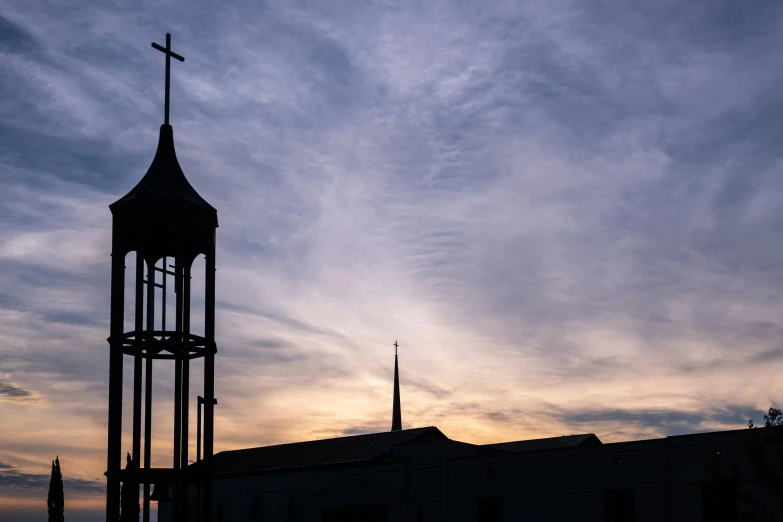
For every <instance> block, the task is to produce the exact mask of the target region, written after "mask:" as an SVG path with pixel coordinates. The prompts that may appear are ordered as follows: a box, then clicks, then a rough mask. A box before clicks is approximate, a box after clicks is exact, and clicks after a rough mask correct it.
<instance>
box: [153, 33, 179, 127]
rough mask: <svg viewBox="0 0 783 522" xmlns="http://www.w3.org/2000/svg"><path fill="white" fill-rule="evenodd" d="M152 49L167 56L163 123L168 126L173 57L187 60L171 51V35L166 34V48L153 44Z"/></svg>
mask: <svg viewBox="0 0 783 522" xmlns="http://www.w3.org/2000/svg"><path fill="white" fill-rule="evenodd" d="M152 47H154V48H155V49H157V50H158V51H160V52H162V53H163V54H165V55H166V106H165V113H164V119H163V123H164V124H166V125H168V124H169V90H170V87H169V86H170V84H171V57H172V56H173V57H174V58H176V59H177V60H179V61H180V62H184V61H185V58H184V57H182V56H180V55H178V54H177V53H175V52H174V51H172V50H171V34H170V33H166V47H162V46H160V45H158V44H156V43H155V42H152Z"/></svg>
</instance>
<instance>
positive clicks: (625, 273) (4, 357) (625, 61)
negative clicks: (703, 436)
mask: <svg viewBox="0 0 783 522" xmlns="http://www.w3.org/2000/svg"><path fill="white" fill-rule="evenodd" d="M0 6H1V7H2V9H1V10H0V66H1V67H2V75H0V111H1V114H2V118H0V182H1V185H0V186H1V187H2V194H1V195H0V419H2V420H0V515H2V514H3V513H4V512H5V513H7V514H8V513H11V512H12V511H13V512H14V513H17V514H18V513H20V512H21V511H20V510H28V511H29V512H31V513H32V512H33V511H35V512H37V513H41V512H42V509H45V496H46V486H47V483H48V473H49V470H50V461H51V459H53V458H54V457H55V456H56V455H59V457H60V461H61V463H62V468H63V473H64V475H65V479H66V495H67V504H66V506H67V509H70V510H71V511H70V512H71V513H72V516H71V517H70V519H71V520H74V519H75V516H76V513H77V512H79V513H80V515H79V516H83V517H84V518H83V519H84V520H87V519H88V518H89V510H91V509H97V510H98V511H95V512H94V513H97V514H100V509H101V508H102V502H103V500H102V498H103V494H104V486H103V481H102V480H101V479H102V474H103V471H104V470H105V458H106V453H105V446H106V419H107V411H106V406H107V389H108V377H107V376H108V356H107V355H108V346H107V343H106V337H107V336H108V319H109V317H108V302H109V293H108V291H109V262H110V257H109V254H110V224H111V215H110V213H109V210H108V205H109V204H110V203H112V202H113V201H115V200H116V199H118V198H119V197H121V196H122V195H124V194H125V193H126V192H128V191H129V190H130V189H131V188H132V187H133V186H134V185H135V183H136V182H137V181H138V180H139V179H140V178H141V176H142V175H143V174H144V172H145V171H146V168H147V167H148V166H149V164H150V161H151V159H152V156H153V154H154V151H155V146H156V144H157V133H158V126H159V125H160V123H162V113H163V72H164V68H163V62H164V60H163V55H162V54H161V53H159V52H157V51H155V50H153V49H152V48H151V47H150V43H151V42H152V41H157V42H158V43H161V44H163V43H165V33H166V32H171V33H172V35H173V36H172V39H173V45H172V46H173V49H174V50H175V51H176V52H178V53H180V54H182V55H184V56H185V58H186V60H185V62H184V63H179V62H174V63H173V64H172V69H173V71H172V116H171V118H172V124H173V126H174V132H175V140H176V145H177V151H178V156H179V160H180V163H181V165H182V167H183V169H184V171H185V173H186V174H187V176H188V178H189V179H190V181H191V183H192V184H193V185H194V187H195V188H196V189H197V190H198V191H199V192H200V194H201V195H202V196H204V197H205V198H206V199H207V200H208V201H209V202H210V203H211V204H212V205H214V206H215V207H216V208H217V209H218V216H219V219H220V228H219V229H218V262H217V264H218V272H217V285H218V286H217V293H218V308H217V323H218V324H217V337H218V349H219V353H218V356H217V359H216V395H217V397H218V400H219V405H218V407H217V409H216V422H217V428H216V450H221V449H223V448H226V449H230V448H241V447H249V446H257V445H264V444H267V443H277V442H291V441H301V440H308V439H311V438H316V437H329V436H339V435H341V434H353V433H367V432H369V431H371V430H386V429H388V428H389V425H390V422H391V391H392V372H393V354H394V351H393V350H394V348H393V346H392V344H393V343H394V341H395V339H397V340H399V342H400V365H401V383H402V402H403V425H404V426H405V427H416V426H426V425H436V426H438V427H439V428H440V429H441V430H442V431H444V433H446V434H447V435H448V436H450V437H452V438H454V439H457V440H463V441H467V442H478V443H489V442H499V441H507V440H517V439H524V438H536V437H544V436H553V435H561V434H564V433H584V432H593V433H596V434H597V435H598V436H599V437H600V438H601V439H602V440H604V441H618V440H629V439H635V438H647V437H660V436H666V435H674V434H676V433H686V432H694V431H706V430H716V429H738V428H742V427H743V426H744V424H745V423H746V422H747V419H748V418H749V417H752V418H755V419H756V420H759V419H760V417H761V410H765V409H766V408H768V407H769V406H770V405H771V404H773V403H777V404H779V403H780V402H782V401H783V382H782V381H781V379H780V378H779V376H780V373H781V369H783V349H782V348H781V338H782V337H783V323H781V317H782V316H783V303H781V298H780V295H781V286H782V285H783V260H781V253H783V53H781V52H780V49H781V48H783V27H781V26H783V4H781V3H780V2H778V1H763V0H757V1H753V2H741V1H736V0H735V1H719V0H714V1H710V2H681V1H676V0H675V1H656V2H648V3H647V5H646V6H644V7H642V6H637V7H635V8H633V10H631V9H630V8H629V7H628V5H627V3H624V2H617V3H613V2H608V1H607V2H588V3H586V2H577V1H553V0H546V1H528V2H524V3H521V2H505V1H499V0H496V1H493V2H482V1H476V2H470V1H456V0H452V1H451V2H442V1H430V2H421V3H419V2H413V3H407V2H404V1H394V2H353V1H345V2H341V1H331V0H330V1H329V2H298V1H297V2H282V1H280V2H234V1H232V2H230V3H229V2H226V3H217V2H199V3H191V4H188V5H187V6H184V5H180V4H177V5H174V4H167V3H165V2H144V3H142V2H140V3H136V2H134V3H129V2H119V1H117V2H108V1H107V2H100V3H95V2H51V3H46V2H41V1H30V2H11V1H0ZM202 266H203V263H202ZM128 366H129V364H127V365H126V369H127V367H128ZM200 368H201V367H200V366H198V367H197V369H200ZM169 370H170V369H169V368H165V367H163V366H162V365H161V369H160V370H158V371H157V373H156V377H157V380H156V381H155V391H156V393H157V395H156V397H155V399H156V401H157V403H156V409H155V412H154V416H155V422H153V426H154V438H155V443H156V446H155V448H156V449H155V451H154V452H153V465H155V464H156V463H157V465H162V466H165V465H168V464H169V462H170V459H171V433H172V422H171V416H172V413H171V412H172V405H171V403H172V401H171V399H172V398H173V391H172V389H173V386H172V383H171V375H172V372H171V371H169ZM126 375H127V376H128V377H129V376H130V373H129V372H128V371H126ZM126 382H127V380H126ZM199 393H201V386H200V383H198V382H197V383H195V384H194V386H193V388H192V395H193V397H195V396H196V395H197V394H199ZM130 396H131V395H130V393H129V390H126V394H125V397H126V401H127V400H128V399H129V398H130ZM126 405H129V403H128V402H126ZM192 411H193V410H192ZM126 412H127V414H126V415H125V424H124V428H126V429H127V428H128V427H129V420H130V416H129V414H130V408H126ZM194 417H195V415H193V414H192V415H191V419H192V420H191V430H192V431H191V433H195V419H194ZM193 438H194V437H192V438H191V440H193ZM194 447H195V446H194V445H192V448H194ZM123 449H124V450H130V437H129V436H127V435H126V437H125V438H124V440H123ZM191 452H192V453H194V452H195V450H194V449H191ZM41 506H43V507H41ZM18 516H20V517H21V515H18ZM39 516H40V515H39ZM95 516H98V515H95ZM96 519H97V518H96Z"/></svg>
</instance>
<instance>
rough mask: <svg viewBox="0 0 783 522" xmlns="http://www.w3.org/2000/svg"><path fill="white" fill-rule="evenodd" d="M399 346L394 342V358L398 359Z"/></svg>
mask: <svg viewBox="0 0 783 522" xmlns="http://www.w3.org/2000/svg"><path fill="white" fill-rule="evenodd" d="M398 346H399V344H397V341H394V356H395V357H397V347H398Z"/></svg>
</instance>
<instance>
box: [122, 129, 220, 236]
mask: <svg viewBox="0 0 783 522" xmlns="http://www.w3.org/2000/svg"><path fill="white" fill-rule="evenodd" d="M175 200H179V201H186V202H188V203H190V204H192V205H194V206H196V207H198V208H200V209H202V210H204V211H206V212H208V213H210V214H214V216H215V226H217V211H216V210H215V208H214V207H213V206H212V205H210V204H209V203H207V201H206V200H205V199H204V198H202V197H201V196H200V195H199V193H198V192H196V189H194V188H193V187H192V186H191V184H190V183H189V182H188V180H187V178H186V177H185V173H184V172H182V168H181V167H180V166H179V162H178V161H177V153H176V151H175V150H174V131H173V129H172V127H171V125H168V124H163V125H161V126H160V137H159V139H158V150H157V151H156V152H155V158H154V159H153V160H152V164H151V165H150V167H149V169H147V173H146V174H145V175H144V177H143V178H141V181H139V183H138V184H137V185H136V186H135V187H133V189H132V190H131V191H130V192H128V193H127V194H126V195H125V196H123V197H122V198H120V199H119V200H117V201H115V202H114V203H112V204H111V205H110V207H111V208H115V207H118V206H122V205H124V204H126V203H130V202H133V201H138V202H161V203H162V202H165V201H175Z"/></svg>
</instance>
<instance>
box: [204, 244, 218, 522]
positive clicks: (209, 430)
mask: <svg viewBox="0 0 783 522" xmlns="http://www.w3.org/2000/svg"><path fill="white" fill-rule="evenodd" d="M208 237H209V239H208V242H209V246H208V253H207V256H206V257H207V259H206V261H207V262H206V274H205V277H206V281H205V288H204V289H205V296H204V301H205V302H204V305H205V316H204V344H205V345H206V347H207V350H206V355H205V356H204V454H203V455H202V458H203V459H204V471H205V473H206V474H207V479H206V481H205V483H204V495H203V503H204V505H203V512H204V522H212V474H213V473H214V469H213V462H212V452H213V449H214V436H215V353H216V352H217V347H216V344H215V271H216V270H217V268H216V267H215V233H214V232H213V233H212V234H210V235H209V236H208Z"/></svg>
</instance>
